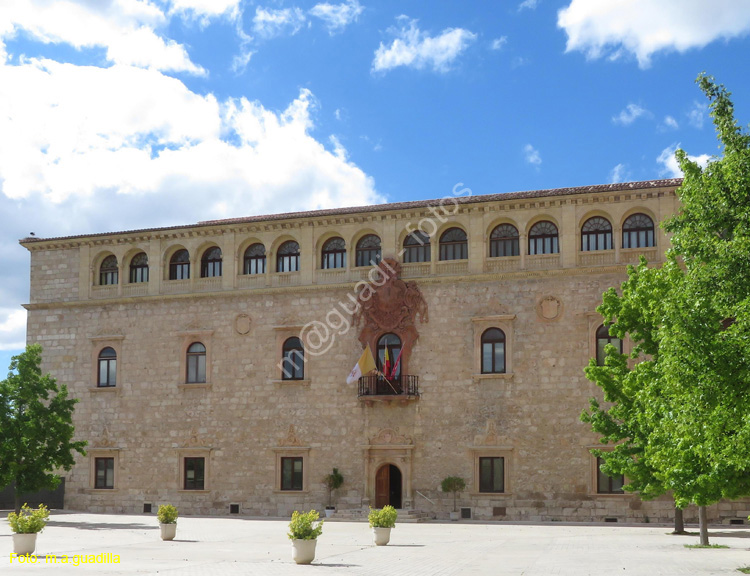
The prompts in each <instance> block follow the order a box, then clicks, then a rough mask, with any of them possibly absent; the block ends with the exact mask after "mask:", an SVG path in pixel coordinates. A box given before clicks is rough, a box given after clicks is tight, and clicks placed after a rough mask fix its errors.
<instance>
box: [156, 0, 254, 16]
mask: <svg viewBox="0 0 750 576" xmlns="http://www.w3.org/2000/svg"><path fill="white" fill-rule="evenodd" d="M240 2H241V0H170V3H171V9H170V12H173V13H185V14H191V15H193V16H197V17H208V18H212V17H217V16H223V15H237V14H238V11H239V7H240Z"/></svg>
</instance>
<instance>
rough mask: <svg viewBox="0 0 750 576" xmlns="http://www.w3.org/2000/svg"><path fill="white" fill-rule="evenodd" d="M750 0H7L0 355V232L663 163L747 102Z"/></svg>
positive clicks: (12, 343) (10, 316) (710, 144)
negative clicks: (709, 85)
mask: <svg viewBox="0 0 750 576" xmlns="http://www.w3.org/2000/svg"><path fill="white" fill-rule="evenodd" d="M749 32H750V0H714V1H713V2H710V3H708V2H705V0H681V1H680V2H677V1H671V0H670V1H665V0H629V1H628V2H624V1H615V0H609V1H607V0H557V1H552V0H514V1H499V2H489V1H487V0H473V1H472V0H465V1H463V2H436V1H434V0H433V1H432V2H427V1H419V0H411V1H406V2H405V1H401V2H395V1H390V0H379V1H378V2H368V1H367V0H341V1H339V0H331V1H324V2H319V1H314V0H312V1H302V0H300V1H296V2H295V1H291V0H289V1H287V0H267V1H265V2H252V1H249V0H150V1H146V0H98V1H93V0H79V1H77V2H74V1H54V0H3V2H1V3H0V218H2V226H0V247H1V248H2V249H1V250H0V270H2V282H0V373H2V374H4V372H5V367H7V365H8V363H9V358H10V356H11V354H15V353H17V352H18V351H20V350H21V349H22V347H23V344H24V341H25V313H24V311H23V309H22V308H21V304H22V303H25V302H27V301H28V300H29V296H28V275H29V255H28V253H27V252H26V251H25V250H24V249H23V248H21V247H20V246H18V244H17V241H18V239H19V238H23V237H25V236H27V235H28V233H29V232H32V231H33V232H35V233H36V235H37V236H40V237H54V236H63V235H73V234H85V233H90V232H104V231H114V230H123V229H133V228H145V227H154V226H167V225H176V224H188V223H192V222H196V221H199V220H206V219H213V218H223V217H236V216H247V215H253V214H263V213H274V212H285V211H290V210H308V209H315V208H331V207H338V206H354V205H362V204H372V203H381V202H391V201H402V200H416V199H426V198H440V197H443V196H445V195H447V194H449V193H450V191H451V190H452V189H453V187H454V186H455V185H456V184H458V183H462V185H463V186H462V187H469V188H470V189H471V190H472V192H473V194H491V193H499V192H513V191H520V190H535V189H545V188H560V187H568V186H582V185H588V184H604V183H609V182H618V181H633V180H648V179H655V178H665V177H673V176H679V171H678V170H677V167H676V163H675V162H674V150H675V149H676V148H677V147H681V148H683V149H685V150H686V151H687V152H688V153H689V154H690V155H691V156H693V157H695V158H698V159H700V160H701V161H703V162H705V161H706V160H707V159H708V158H709V157H710V156H711V155H715V154H718V153H719V152H720V151H719V150H718V148H717V146H718V143H717V141H716V138H715V135H714V131H713V127H712V125H711V122H710V119H709V117H708V110H707V106H706V104H707V102H706V100H705V98H704V97H703V95H702V94H701V93H700V91H699V90H698V88H697V86H696V85H695V82H694V81H695V78H696V76H697V75H698V74H699V73H700V72H701V71H706V72H707V73H709V74H712V75H714V76H715V77H716V79H717V80H718V81H719V82H721V83H723V84H725V85H726V86H727V88H728V89H729V90H731V91H732V92H733V94H734V97H733V99H734V102H735V108H736V115H737V117H738V119H739V121H740V123H741V124H743V125H745V124H747V122H748V119H750V74H748V72H750V65H748V55H750V39H749V38H748V33H749Z"/></svg>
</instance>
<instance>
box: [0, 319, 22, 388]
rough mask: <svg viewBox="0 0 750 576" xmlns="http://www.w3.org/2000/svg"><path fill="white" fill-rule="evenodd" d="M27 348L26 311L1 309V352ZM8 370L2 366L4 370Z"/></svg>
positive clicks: (0, 367)
mask: <svg viewBox="0 0 750 576" xmlns="http://www.w3.org/2000/svg"><path fill="white" fill-rule="evenodd" d="M25 346H26V310H13V309H8V308H0V350H19V349H21V348H24V347H25ZM6 368H7V366H0V369H2V370H5V369H6ZM4 376H5V375H4V374H3V377H4Z"/></svg>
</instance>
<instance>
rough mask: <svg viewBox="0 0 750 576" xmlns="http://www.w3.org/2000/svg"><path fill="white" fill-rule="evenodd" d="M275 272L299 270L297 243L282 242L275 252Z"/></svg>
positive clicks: (290, 241) (292, 241)
mask: <svg viewBox="0 0 750 576" xmlns="http://www.w3.org/2000/svg"><path fill="white" fill-rule="evenodd" d="M276 272H299V244H297V243H296V242H295V241H294V240H289V241H288V242H284V243H283V244H282V245H281V246H279V250H278V252H277V253H276Z"/></svg>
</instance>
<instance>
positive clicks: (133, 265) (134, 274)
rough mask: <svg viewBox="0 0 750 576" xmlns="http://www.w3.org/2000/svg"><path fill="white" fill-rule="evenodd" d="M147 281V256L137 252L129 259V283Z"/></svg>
mask: <svg viewBox="0 0 750 576" xmlns="http://www.w3.org/2000/svg"><path fill="white" fill-rule="evenodd" d="M139 282H148V256H146V253H145V252H139V253H138V254H136V255H135V256H133V258H132V259H131V260H130V283H131V284H138V283H139Z"/></svg>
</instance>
